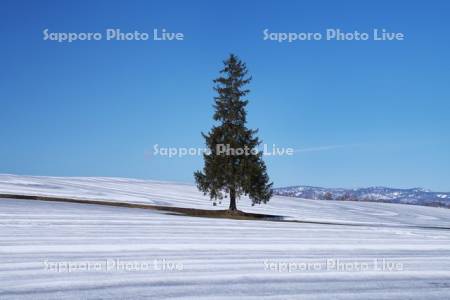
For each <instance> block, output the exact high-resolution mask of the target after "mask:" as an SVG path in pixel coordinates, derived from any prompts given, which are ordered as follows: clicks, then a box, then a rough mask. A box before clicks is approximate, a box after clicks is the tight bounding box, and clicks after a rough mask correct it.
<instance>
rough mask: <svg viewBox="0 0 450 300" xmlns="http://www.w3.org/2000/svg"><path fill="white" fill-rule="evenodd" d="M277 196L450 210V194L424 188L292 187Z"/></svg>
mask: <svg viewBox="0 0 450 300" xmlns="http://www.w3.org/2000/svg"><path fill="white" fill-rule="evenodd" d="M274 194H275V195H280V196H290V197H298V198H305V199H318V200H342V201H371V202H385V203H386V202H387V203H404V204H414V205H425V206H437V207H447V208H450V193H449V192H442V193H439V192H432V191H428V190H425V189H422V188H411V189H397V188H388V187H367V188H358V189H344V188H322V187H314V186H291V187H284V188H276V189H274Z"/></svg>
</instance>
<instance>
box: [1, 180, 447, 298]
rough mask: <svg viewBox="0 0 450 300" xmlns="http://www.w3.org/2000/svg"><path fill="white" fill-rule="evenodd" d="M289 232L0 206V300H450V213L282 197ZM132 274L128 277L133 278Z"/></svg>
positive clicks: (110, 183)
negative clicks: (0, 283)
mask: <svg viewBox="0 0 450 300" xmlns="http://www.w3.org/2000/svg"><path fill="white" fill-rule="evenodd" d="M0 194H3V195H5V194H16V195H18V194H20V195H46V196H55V197H70V198H76V199H94V200H99V201H109V202H110V201H121V202H129V203H147V204H156V205H168V206H177V207H196V208H207V209H223V208H225V207H226V203H223V204H219V205H218V206H213V205H212V204H211V202H210V201H209V199H208V198H207V197H205V196H203V195H202V194H201V193H199V192H198V191H197V190H196V188H195V186H192V185H189V184H179V183H170V182H158V181H145V180H135V179H125V178H82V177H77V178H70V177H64V178H63V177H35V176H15V175H0ZM238 205H239V208H241V209H244V210H246V211H253V212H260V213H272V214H277V215H283V216H287V218H286V221H250V220H230V219H216V218H200V217H190V216H183V215H177V214H173V213H165V212H162V211H155V210H149V209H136V208H125V207H113V206H105V205H92V204H78V203H63V202H48V201H37V200H20V199H6V198H3V199H2V198H1V197H0V216H1V218H0V282H2V285H1V287H0V299H63V300H64V299H212V298H213V299H448V298H449V297H450V286H449V284H448V283H449V282H450V255H449V253H450V230H449V228H450V210H448V209H444V208H435V207H424V206H413V205H411V206H409V205H401V204H389V203H372V202H353V201H321V200H306V199H299V198H293V197H283V196H276V197H274V198H273V199H272V200H271V202H270V203H269V204H267V205H262V206H254V207H252V206H251V205H250V203H249V201H247V200H246V199H241V201H240V202H239V204H238ZM127 266H128V267H127Z"/></svg>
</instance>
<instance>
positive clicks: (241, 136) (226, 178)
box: [194, 54, 272, 210]
mask: <svg viewBox="0 0 450 300" xmlns="http://www.w3.org/2000/svg"><path fill="white" fill-rule="evenodd" d="M224 65H225V66H224V68H223V69H222V70H221V71H220V73H221V76H220V77H219V78H217V79H215V80H214V83H215V87H214V89H215V91H216V92H217V94H218V95H217V96H216V97H215V98H214V99H215V104H214V108H215V113H214V116H213V118H214V120H215V121H217V122H218V125H217V126H213V128H212V129H211V131H210V132H209V133H208V134H204V133H202V135H203V137H204V138H205V142H206V146H207V147H208V149H209V150H210V153H208V154H204V161H205V165H204V168H203V171H197V172H195V173H194V176H195V180H196V182H197V186H198V188H199V190H201V191H203V192H204V193H205V194H209V196H210V198H211V199H212V200H214V201H216V200H221V199H223V198H224V197H226V196H227V195H230V209H231V210H235V209H236V203H235V199H236V198H239V197H240V196H242V195H248V196H249V198H250V199H251V200H252V204H255V203H258V204H259V203H266V202H267V201H269V199H270V198H271V196H272V183H269V176H268V175H267V170H266V166H265V164H264V161H263V160H262V152H261V151H257V150H256V149H257V147H258V145H259V144H260V143H261V142H260V141H259V139H258V138H257V137H256V136H255V135H256V133H257V130H251V129H247V128H246V126H245V124H246V122H247V120H246V116H247V112H246V110H245V108H246V105H247V103H248V101H247V100H245V99H243V97H245V96H246V95H247V94H248V93H249V92H250V91H249V90H248V89H246V88H245V86H246V85H247V84H248V83H249V82H250V80H251V77H248V76H247V73H248V71H247V67H246V65H245V63H243V62H242V61H241V60H239V58H237V57H236V56H235V55H233V54H231V55H230V57H229V58H228V59H227V60H226V61H224ZM218 145H227V146H229V148H230V149H254V151H249V152H246V153H244V154H236V153H231V154H230V153H223V151H220V150H219V148H218Z"/></svg>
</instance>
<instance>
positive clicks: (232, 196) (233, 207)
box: [229, 189, 237, 211]
mask: <svg viewBox="0 0 450 300" xmlns="http://www.w3.org/2000/svg"><path fill="white" fill-rule="evenodd" d="M229 210H233V211H235V210H237V208H236V190H235V189H230V208H229Z"/></svg>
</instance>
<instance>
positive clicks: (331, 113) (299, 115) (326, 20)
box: [0, 1, 450, 191]
mask: <svg viewBox="0 0 450 300" xmlns="http://www.w3.org/2000/svg"><path fill="white" fill-rule="evenodd" d="M335 2H337V1H328V2H325V1H39V2H38V1H2V2H1V4H0V6H1V9H0V23H1V26H0V30H1V50H0V62H1V64H0V66H1V68H0V104H1V107H0V122H1V126H0V138H1V147H0V172H1V173H14V174H33V175H55V176H56V175H58V176H59V175H61V176H120V177H137V178H147V179H160V180H174V181H187V182H193V177H192V173H193V171H194V170H196V169H199V168H201V167H202V160H201V158H200V157H185V158H176V159H174V158H172V159H169V158H166V157H155V156H151V155H148V153H151V152H152V146H153V145H154V144H160V145H161V146H173V147H175V146H187V147H201V146H203V140H202V137H201V135H200V132H201V131H207V130H208V129H209V128H210V126H211V125H212V120H211V116H212V113H213V109H212V101H213V96H214V92H213V90H212V79H214V78H215V77H216V76H217V74H218V70H219V69H220V68H221V62H222V60H223V59H224V58H226V56H227V55H228V54H229V53H235V54H237V55H238V56H240V57H241V58H242V59H243V60H244V61H246V62H247V65H248V67H249V69H250V72H251V74H252V75H253V82H252V84H251V87H250V88H251V90H252V93H251V94H250V96H249V100H250V104H249V106H248V114H249V126H250V127H254V128H259V129H260V132H259V135H260V137H261V138H262V139H263V140H264V141H265V142H267V143H275V144H277V145H280V146H284V147H293V148H296V149H307V150H308V149H309V150H308V151H301V152H298V153H296V155H295V156H293V157H278V158H274V157H272V158H267V159H266V161H267V164H268V169H269V174H270V175H271V178H272V180H273V181H274V183H275V185H276V186H287V185H296V184H307V185H318V186H330V187H358V186H368V185H386V186H395V187H413V186H419V187H424V188H430V189H433V190H442V191H449V190H450V157H449V153H450V136H449V129H450V118H449V113H450V104H449V101H450V91H449V89H450V85H449V83H450V56H449V53H450V34H449V32H448V30H449V29H450V18H449V11H450V3H449V2H448V1H371V2H370V3H369V1H341V3H339V4H338V3H335ZM44 28H49V30H50V31H54V32H86V31H88V32H97V31H99V32H103V31H104V30H105V29H106V28H120V29H121V30H122V31H133V30H139V31H148V32H151V31H152V30H153V28H166V29H167V30H169V31H177V32H183V33H184V34H185V40H184V41H182V42H159V43H157V42H154V41H145V42H142V41H140V42H139V41H134V42H111V41H96V42H94V41H93V42H74V43H71V44H67V43H57V42H50V41H43V39H42V37H43V34H42V30H43V29H44ZM265 28H268V29H270V30H271V31H276V32H280V31H282V32H300V31H314V32H317V31H318V32H322V31H323V30H325V29H326V28H341V29H343V30H346V31H353V30H358V31H369V32H370V31H371V30H372V29H373V28H386V29H388V30H390V31H397V32H403V33H404V34H405V35H406V40H405V41H401V42H399V41H397V42H375V41H364V42H361V41H360V42H348V41H346V42H336V41H310V42H297V43H291V44H288V43H281V44H280V43H276V42H269V41H263V39H262V38H263V34H262V31H263V29H265Z"/></svg>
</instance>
